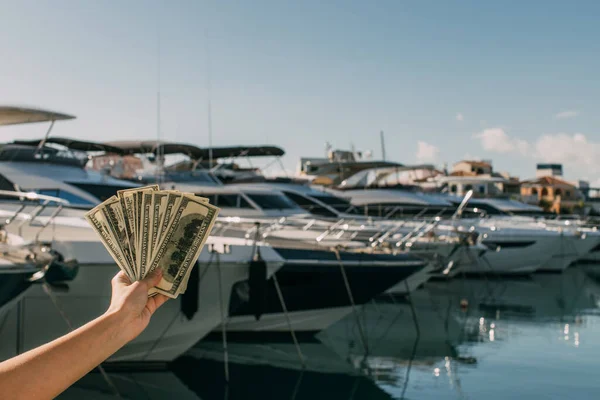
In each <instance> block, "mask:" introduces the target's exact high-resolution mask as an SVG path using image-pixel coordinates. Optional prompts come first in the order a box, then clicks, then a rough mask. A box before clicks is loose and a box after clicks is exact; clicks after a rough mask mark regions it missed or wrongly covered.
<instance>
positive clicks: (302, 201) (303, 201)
mask: <svg viewBox="0 0 600 400" xmlns="http://www.w3.org/2000/svg"><path fill="white" fill-rule="evenodd" d="M283 193H284V194H285V195H286V196H287V197H288V198H289V199H291V200H292V201H293V202H294V203H296V204H298V205H299V206H300V207H302V208H303V209H304V210H306V211H308V212H309V213H311V214H316V215H320V216H323V217H337V214H336V213H334V212H333V211H331V210H328V209H327V208H326V207H323V206H322V205H321V204H319V203H317V202H315V201H313V200H311V199H310V198H308V197H304V196H302V195H300V194H297V193H292V192H283Z"/></svg>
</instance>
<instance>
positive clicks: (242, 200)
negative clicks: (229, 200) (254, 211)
mask: <svg viewBox="0 0 600 400" xmlns="http://www.w3.org/2000/svg"><path fill="white" fill-rule="evenodd" d="M239 199H240V208H254V207H252V205H250V203H248V200H246V199H245V198H244V196H239Z"/></svg>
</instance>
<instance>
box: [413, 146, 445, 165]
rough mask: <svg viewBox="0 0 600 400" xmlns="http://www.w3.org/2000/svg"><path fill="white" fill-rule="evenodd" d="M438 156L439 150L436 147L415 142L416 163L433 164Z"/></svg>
mask: <svg viewBox="0 0 600 400" xmlns="http://www.w3.org/2000/svg"><path fill="white" fill-rule="evenodd" d="M439 154H440V149H439V148H437V147H436V146H434V145H432V144H429V143H427V142H423V141H419V142H417V161H418V162H422V163H426V162H431V163H432V162H435V161H437V159H438V156H439Z"/></svg>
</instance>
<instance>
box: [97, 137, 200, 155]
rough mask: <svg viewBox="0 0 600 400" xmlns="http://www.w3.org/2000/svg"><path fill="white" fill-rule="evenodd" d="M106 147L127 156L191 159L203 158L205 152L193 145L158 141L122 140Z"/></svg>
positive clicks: (109, 143) (107, 143)
mask: <svg viewBox="0 0 600 400" xmlns="http://www.w3.org/2000/svg"><path fill="white" fill-rule="evenodd" d="M105 144H106V145H109V146H114V147H118V148H119V149H121V150H122V151H123V152H124V153H125V154H148V153H154V154H157V153H158V152H160V153H161V154H185V155H187V156H188V157H190V158H194V159H196V158H201V157H202V155H203V154H204V150H203V149H201V148H200V147H197V146H194V145H193V144H185V143H169V142H161V141H158V140H121V141H114V142H106V143H105Z"/></svg>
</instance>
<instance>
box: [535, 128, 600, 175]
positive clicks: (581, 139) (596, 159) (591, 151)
mask: <svg viewBox="0 0 600 400" xmlns="http://www.w3.org/2000/svg"><path fill="white" fill-rule="evenodd" d="M534 156H535V157H536V158H537V159H539V160H542V161H546V162H556V163H562V164H565V165H566V166H570V167H572V168H574V169H577V170H579V171H586V172H588V173H592V174H597V173H598V172H600V143H594V142H590V141H589V140H588V139H587V138H586V136H585V135H584V134H582V133H575V134H572V135H570V134H566V133H557V134H551V135H543V136H541V137H540V138H538V139H537V141H536V142H535V154H534Z"/></svg>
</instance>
